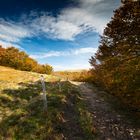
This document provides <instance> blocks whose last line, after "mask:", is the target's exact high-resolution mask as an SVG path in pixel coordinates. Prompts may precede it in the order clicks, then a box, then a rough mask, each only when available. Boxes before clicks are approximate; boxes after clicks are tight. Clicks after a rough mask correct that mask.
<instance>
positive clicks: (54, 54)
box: [30, 47, 97, 59]
mask: <svg viewBox="0 0 140 140" xmlns="http://www.w3.org/2000/svg"><path fill="white" fill-rule="evenodd" d="M96 51H97V48H92V47H87V48H79V49H69V50H67V51H48V52H46V53H38V54H32V55H30V57H32V58H35V59H44V58H48V57H58V56H73V55H81V54H94V53H95V52H96Z"/></svg>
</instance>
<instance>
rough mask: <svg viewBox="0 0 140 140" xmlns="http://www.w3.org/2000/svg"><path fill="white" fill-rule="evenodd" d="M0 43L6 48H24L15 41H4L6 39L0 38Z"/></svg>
mask: <svg viewBox="0 0 140 140" xmlns="http://www.w3.org/2000/svg"><path fill="white" fill-rule="evenodd" d="M0 45H2V47H3V48H7V47H12V46H14V47H16V48H20V49H21V50H24V49H23V48H22V47H21V46H19V45H18V44H15V43H10V42H6V41H1V40H0Z"/></svg>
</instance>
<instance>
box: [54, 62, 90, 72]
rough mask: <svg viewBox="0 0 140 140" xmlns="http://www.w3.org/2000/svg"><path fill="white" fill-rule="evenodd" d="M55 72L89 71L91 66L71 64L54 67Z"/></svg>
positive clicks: (87, 64)
mask: <svg viewBox="0 0 140 140" xmlns="http://www.w3.org/2000/svg"><path fill="white" fill-rule="evenodd" d="M53 68H54V70H55V71H59V70H60V71H61V70H82V69H87V70H88V69H90V68H91V66H90V64H89V63H72V64H69V65H54V66H53Z"/></svg>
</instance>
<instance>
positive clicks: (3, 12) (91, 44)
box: [0, 0, 120, 70]
mask: <svg viewBox="0 0 140 140" xmlns="http://www.w3.org/2000/svg"><path fill="white" fill-rule="evenodd" d="M119 6H120V0H51V1H50V0H22V1H19V0H1V1H0V44H1V45H2V46H3V47H8V46H15V47H17V48H19V49H20V50H24V51H25V52H27V53H28V54H29V55H30V56H31V57H33V58H34V59H36V60H37V61H38V62H39V63H41V64H45V63H48V64H50V65H52V66H53V68H54V70H74V69H88V68H90V65H89V63H88V61H89V59H90V57H91V56H92V55H94V54H95V52H96V51H97V48H98V46H99V39H100V38H99V35H102V33H103V29H104V28H105V26H106V24H107V23H108V22H109V21H110V19H111V17H112V15H113V10H115V9H116V8H118V7H119Z"/></svg>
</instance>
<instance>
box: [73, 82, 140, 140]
mask: <svg viewBox="0 0 140 140" xmlns="http://www.w3.org/2000/svg"><path fill="white" fill-rule="evenodd" d="M71 83H72V84H74V85H76V86H78V87H79V88H80V90H81V94H82V96H83V97H84V99H85V100H86V104H87V107H88V109H89V110H90V112H91V113H92V114H93V122H94V124H93V125H94V126H95V128H96V129H97V131H98V133H99V137H98V140H140V126H139V125H138V126H136V125H134V124H133V122H132V121H130V120H128V119H127V118H126V116H123V115H120V114H119V113H118V112H117V111H116V110H115V109H113V108H112V106H111V104H110V103H109V102H107V101H106V100H105V98H104V97H102V96H100V95H101V94H106V93H105V92H103V91H101V90H99V89H98V88H97V87H96V86H93V85H92V86H91V85H89V84H87V83H83V82H71Z"/></svg>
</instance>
